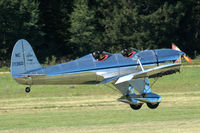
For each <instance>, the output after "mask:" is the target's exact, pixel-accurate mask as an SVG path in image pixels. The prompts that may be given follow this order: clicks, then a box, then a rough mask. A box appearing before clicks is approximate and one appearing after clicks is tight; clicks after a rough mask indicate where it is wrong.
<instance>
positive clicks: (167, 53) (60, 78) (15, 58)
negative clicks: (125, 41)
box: [10, 39, 191, 110]
mask: <svg viewBox="0 0 200 133" xmlns="http://www.w3.org/2000/svg"><path fill="white" fill-rule="evenodd" d="M182 57H184V58H185V59H186V60H187V61H189V62H191V59H190V58H189V57H187V56H186V54H185V53H184V52H182V51H180V49H178V48H177V47H176V46H175V45H173V49H155V50H144V51H139V50H136V49H130V50H127V49H125V50H123V52H122V53H118V54H111V53H107V52H103V54H101V53H100V52H94V53H91V54H88V55H86V56H83V57H81V58H79V59H76V60H74V61H71V62H67V63H63V64H58V65H54V66H49V67H43V66H41V65H40V63H39V62H38V60H37V58H36V56H35V53H34V52H33V49H32V47H31V46H30V44H29V43H28V42H27V41H26V40H24V39H21V40H18V41H17V42H16V44H15V46H14V48H13V52H12V57H11V68H10V70H11V74H12V77H13V78H14V79H15V80H16V81H17V82H18V83H20V84H24V85H27V86H28V87H26V88H25V91H26V92H30V87H31V86H32V85H69V84H105V83H109V82H111V83H112V84H113V85H114V86H115V87H116V88H117V89H118V90H119V91H120V92H121V94H122V96H121V97H120V98H119V99H118V101H121V102H124V103H128V104H130V107H131V108H132V109H134V110H138V109H140V108H141V107H142V105H143V104H144V103H146V104H147V106H148V107H149V108H151V109H155V108H157V107H158V105H159V103H160V102H161V96H159V95H158V94H155V93H153V92H152V91H151V87H150V83H149V78H159V77H162V76H165V75H170V74H174V73H176V72H179V71H180V66H181V65H182V63H181V58H182ZM136 92H137V93H136Z"/></svg>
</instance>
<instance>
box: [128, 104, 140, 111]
mask: <svg viewBox="0 0 200 133" xmlns="http://www.w3.org/2000/svg"><path fill="white" fill-rule="evenodd" d="M130 107H131V108H132V109H133V110H139V109H140V108H141V107H142V104H130Z"/></svg>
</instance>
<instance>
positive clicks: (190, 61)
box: [172, 43, 192, 64]
mask: <svg viewBox="0 0 200 133" xmlns="http://www.w3.org/2000/svg"><path fill="white" fill-rule="evenodd" d="M172 49H174V50H177V51H181V50H180V49H179V48H178V47H177V46H176V45H175V44H174V43H172ZM183 58H184V59H185V60H186V61H187V62H189V63H190V64H192V59H191V58H190V57H188V56H186V55H183ZM180 61H181V57H180V58H179V59H178V60H176V63H177V62H180Z"/></svg>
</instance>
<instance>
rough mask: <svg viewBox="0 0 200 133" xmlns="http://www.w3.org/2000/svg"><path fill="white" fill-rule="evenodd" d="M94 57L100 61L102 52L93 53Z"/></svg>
mask: <svg viewBox="0 0 200 133" xmlns="http://www.w3.org/2000/svg"><path fill="white" fill-rule="evenodd" d="M92 55H93V57H94V58H95V59H99V57H100V52H99V51H95V52H93V53H92Z"/></svg>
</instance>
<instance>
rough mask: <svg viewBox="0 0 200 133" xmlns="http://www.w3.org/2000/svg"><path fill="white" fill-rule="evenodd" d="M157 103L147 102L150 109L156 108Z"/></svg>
mask: <svg viewBox="0 0 200 133" xmlns="http://www.w3.org/2000/svg"><path fill="white" fill-rule="evenodd" d="M158 105H159V103H147V106H148V107H149V108H150V109H156V108H157V107H158Z"/></svg>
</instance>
